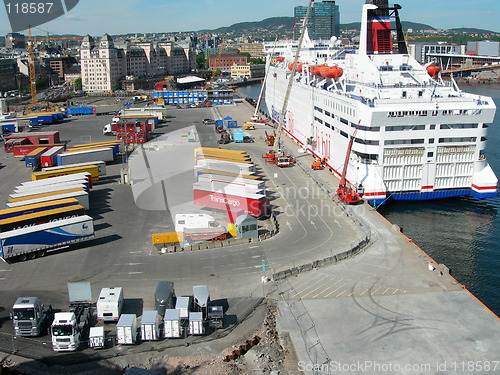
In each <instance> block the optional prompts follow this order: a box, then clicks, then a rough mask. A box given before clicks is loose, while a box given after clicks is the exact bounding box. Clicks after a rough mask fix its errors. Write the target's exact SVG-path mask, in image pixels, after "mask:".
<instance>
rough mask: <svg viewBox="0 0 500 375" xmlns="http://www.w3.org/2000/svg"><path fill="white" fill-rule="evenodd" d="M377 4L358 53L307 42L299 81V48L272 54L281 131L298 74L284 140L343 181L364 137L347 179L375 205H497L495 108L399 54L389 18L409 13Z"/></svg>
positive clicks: (273, 108) (272, 89)
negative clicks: (453, 201) (488, 153)
mask: <svg viewBox="0 0 500 375" xmlns="http://www.w3.org/2000/svg"><path fill="white" fill-rule="evenodd" d="M369 2H370V3H375V4H378V7H377V5H374V4H365V5H364V6H363V21H362V30H361V37H360V47H359V49H358V50H357V51H353V50H346V49H342V48H341V47H340V46H339V45H338V43H337V41H336V40H331V41H326V42H325V41H323V42H321V43H319V42H315V41H311V40H310V39H309V38H308V37H307V35H306V36H305V38H304V42H303V46H302V50H301V53H300V56H299V62H298V64H297V65H296V68H295V69H294V71H293V72H292V71H291V68H293V60H294V54H295V50H296V42H295V47H294V45H293V44H294V43H293V42H288V47H287V45H286V43H281V44H278V45H276V44H274V43H273V44H269V45H268V46H267V50H268V52H271V53H272V54H273V55H274V58H273V63H271V66H270V68H269V73H268V74H267V77H266V82H265V85H266V90H265V100H266V105H267V107H268V110H269V111H270V114H271V116H272V118H273V120H274V121H275V122H276V123H279V121H280V115H281V110H282V108H283V101H284V96H285V93H286V91H287V87H288V81H289V79H288V78H289V75H290V74H293V75H294V77H293V84H292V87H291V93H290V97H289V101H288V105H287V110H286V112H287V113H286V115H285V118H284V122H283V128H282V130H283V131H284V132H285V133H286V134H288V135H289V136H290V137H292V138H293V139H294V140H295V141H296V143H297V144H299V145H300V146H301V147H303V148H304V149H305V148H307V150H308V151H309V152H311V153H312V154H313V155H315V156H316V157H318V158H324V159H325V160H326V164H327V167H328V168H329V169H330V170H331V171H332V172H333V173H336V174H337V175H338V174H339V172H340V171H342V167H343V164H344V159H345V155H346V148H347V145H348V142H349V137H350V136H351V135H353V133H354V131H355V129H356V128H357V129H358V130H357V133H356V138H355V140H354V145H353V148H352V152H351V158H350V161H349V166H348V170H347V179H348V180H349V181H350V182H351V184H353V185H361V184H362V186H363V187H364V189H365V195H364V197H365V199H368V200H369V201H370V202H371V203H374V204H378V203H382V202H384V201H385V200H387V199H401V200H404V199H410V200H415V199H435V198H445V197H454V196H464V195H473V196H475V197H477V198H488V197H496V196H497V178H496V176H495V174H494V172H493V171H492V169H491V167H490V166H489V165H488V163H487V162H486V157H485V148H486V143H487V142H486V133H487V128H488V126H487V125H486V124H487V123H491V122H492V121H493V118H494V115H495V111H496V106H495V104H494V102H493V100H492V99H491V98H489V97H484V96H478V95H472V94H468V93H465V92H463V91H461V90H460V89H459V88H458V86H457V85H456V84H455V82H454V80H453V79H451V80H450V81H443V80H442V79H441V76H440V74H438V72H437V67H435V66H433V65H431V66H427V67H424V66H422V65H420V64H419V63H418V62H417V61H416V60H415V59H414V58H412V57H411V56H410V55H409V54H408V53H407V52H406V50H405V48H403V52H399V53H393V52H392V51H393V48H392V37H391V31H390V18H389V15H390V12H394V11H395V13H396V16H397V10H398V9H400V7H399V6H397V5H396V6H395V7H394V8H390V7H388V5H387V1H383V0H382V1H376V0H370V1H369ZM398 23H399V20H398V19H397V22H396V24H398ZM398 35H399V33H398ZM398 44H399V46H400V47H401V42H399V43H398ZM403 44H404V42H403ZM276 51H280V52H279V55H280V56H279V57H276Z"/></svg>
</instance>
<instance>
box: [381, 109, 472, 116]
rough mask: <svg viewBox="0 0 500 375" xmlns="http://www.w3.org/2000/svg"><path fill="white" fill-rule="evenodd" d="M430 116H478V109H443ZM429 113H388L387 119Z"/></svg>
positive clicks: (432, 112)
mask: <svg viewBox="0 0 500 375" xmlns="http://www.w3.org/2000/svg"><path fill="white" fill-rule="evenodd" d="M430 113H431V116H437V115H438V114H439V113H441V115H443V116H452V115H453V116H460V115H465V116H471V115H480V114H481V110H480V109H445V110H442V111H438V110H434V111H431V112H430ZM428 115H429V111H396V112H389V113H388V114H387V117H413V116H428Z"/></svg>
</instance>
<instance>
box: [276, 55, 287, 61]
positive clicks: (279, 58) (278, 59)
mask: <svg viewBox="0 0 500 375" xmlns="http://www.w3.org/2000/svg"><path fill="white" fill-rule="evenodd" d="M276 61H279V62H283V61H285V58H284V57H283V56H278V57H276Z"/></svg>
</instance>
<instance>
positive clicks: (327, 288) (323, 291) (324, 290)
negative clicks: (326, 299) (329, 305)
mask: <svg viewBox="0 0 500 375" xmlns="http://www.w3.org/2000/svg"><path fill="white" fill-rule="evenodd" d="M329 289H330V287H329V286H327V287H326V289H323V290H322V291H321V292H319V293H318V294H316V295H315V296H314V297H313V298H316V297H317V296H319V295H321V294H323V293H325V292H326V291H327V290H329Z"/></svg>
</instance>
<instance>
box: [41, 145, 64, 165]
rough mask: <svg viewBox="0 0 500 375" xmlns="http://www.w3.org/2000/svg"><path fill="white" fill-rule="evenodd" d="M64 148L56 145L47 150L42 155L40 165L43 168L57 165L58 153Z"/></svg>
mask: <svg viewBox="0 0 500 375" xmlns="http://www.w3.org/2000/svg"><path fill="white" fill-rule="evenodd" d="M64 149H65V147H64V146H54V147H51V148H49V149H48V150H47V151H45V152H44V153H43V154H42V156H41V157H40V165H41V166H42V168H44V167H52V166H53V165H57V154H60V153H62V152H63V151H64Z"/></svg>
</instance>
